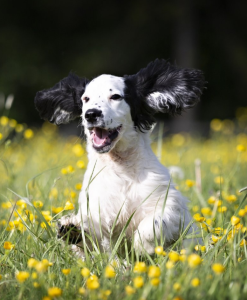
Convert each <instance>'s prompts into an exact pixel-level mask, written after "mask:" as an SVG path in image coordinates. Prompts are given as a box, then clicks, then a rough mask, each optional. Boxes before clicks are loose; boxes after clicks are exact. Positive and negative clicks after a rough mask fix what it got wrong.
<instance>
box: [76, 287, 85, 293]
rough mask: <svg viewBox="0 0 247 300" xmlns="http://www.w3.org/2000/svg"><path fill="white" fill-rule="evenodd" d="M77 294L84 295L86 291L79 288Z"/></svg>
mask: <svg viewBox="0 0 247 300" xmlns="http://www.w3.org/2000/svg"><path fill="white" fill-rule="evenodd" d="M78 292H79V294H80V295H84V294H85V293H86V289H85V288H84V287H80V288H79V291H78Z"/></svg>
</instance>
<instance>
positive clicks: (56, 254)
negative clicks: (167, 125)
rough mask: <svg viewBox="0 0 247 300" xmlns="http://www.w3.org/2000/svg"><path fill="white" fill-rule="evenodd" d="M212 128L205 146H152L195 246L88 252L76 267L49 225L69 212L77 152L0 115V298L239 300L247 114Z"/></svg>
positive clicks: (50, 130) (80, 159) (245, 250)
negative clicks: (186, 213) (188, 218)
mask: <svg viewBox="0 0 247 300" xmlns="http://www.w3.org/2000/svg"><path fill="white" fill-rule="evenodd" d="M210 128H211V130H210V137H209V138H207V139H206V138H203V137H201V136H198V137H193V136H192V135H190V134H188V133H177V134H173V135H170V136H167V137H166V138H164V139H163V138H162V137H161V138H160V137H158V138H157V137H156V136H153V143H152V146H153V150H154V151H155V153H157V155H158V156H159V157H160V159H161V162H162V163H163V164H165V165H166V166H170V167H172V168H171V170H173V171H172V174H173V175H172V176H173V179H174V182H175V183H176V188H177V189H179V190H180V191H181V192H182V194H183V195H185V196H186V197H187V198H188V199H189V200H190V202H189V203H188V206H189V209H190V212H191V214H192V215H193V219H194V221H195V222H196V223H197V225H198V228H200V230H199V232H200V235H201V236H202V239H203V242H202V244H200V245H195V247H193V246H192V247H190V248H187V249H184V248H183V246H182V243H180V242H179V243H177V245H176V247H174V248H173V246H171V247H170V248H168V249H165V251H164V249H163V247H162V246H161V245H157V247H156V248H155V254H154V255H153V256H152V257H150V256H149V255H145V254H143V255H142V257H141V258H140V260H139V259H137V260H135V250H134V249H133V248H132V247H131V249H130V250H129V252H128V251H126V252H125V256H124V257H118V258H117V260H110V258H109V253H105V252H102V251H101V250H99V249H98V248H97V245H95V247H94V251H92V252H91V250H90V249H88V256H86V258H85V261H82V260H81V259H79V258H78V257H77V256H76V255H75V254H74V253H72V252H71V248H70V247H69V246H68V245H66V243H64V242H62V241H61V240H60V239H58V238H56V221H57V219H59V218H60V217H61V215H63V214H64V215H65V214H69V213H71V211H73V210H74V208H75V207H76V205H77V199H78V195H79V192H80V190H81V188H82V179H83V174H84V171H85V168H86V165H87V157H86V151H85V145H84V144H83V143H81V142H80V140H79V138H78V137H75V136H70V137H68V138H66V139H64V138H62V137H61V136H60V135H59V134H58V130H57V127H55V126H54V125H51V124H48V123H44V124H43V125H42V127H41V129H39V130H37V129H34V128H30V127H27V125H25V124H22V123H18V122H17V121H16V120H15V119H10V118H8V117H7V116H6V115H5V116H1V117H0V174H1V180H0V208H1V209H0V232H1V233H0V294H1V299H5V300H10V299H11V300H12V299H34V297H35V299H42V300H52V299H67V300H70V299H101V300H102V299H103V300H107V299H109V300H113V299H117V298H119V299H150V300H152V299H155V300H157V299H171V300H175V299H176V300H182V299H198V300H199V299H204V298H205V299H233V300H235V299H244V298H245V296H244V295H246V294H247V285H246V282H247V281H246V280H247V277H246V262H247V203H246V198H247V196H246V189H245V191H243V193H240V192H239V190H240V189H241V188H243V187H246V176H245V175H244V174H246V172H247V107H242V108H240V109H238V110H237V115H236V119H235V121H232V120H229V119H227V120H220V119H213V120H212V121H211V122H210ZM102 155H104V154H102ZM195 159H196V161H195ZM198 174H199V175H198ZM89 196H90V195H89ZM126 249H127V245H126ZM34 295H35V296H34Z"/></svg>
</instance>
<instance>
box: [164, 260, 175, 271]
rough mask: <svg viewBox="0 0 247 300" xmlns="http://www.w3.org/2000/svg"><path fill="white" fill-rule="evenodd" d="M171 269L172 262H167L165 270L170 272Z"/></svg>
mask: <svg viewBox="0 0 247 300" xmlns="http://www.w3.org/2000/svg"><path fill="white" fill-rule="evenodd" d="M173 267H174V262H173V261H170V260H168V262H167V263H166V268H167V269H168V270H170V269H172V268H173Z"/></svg>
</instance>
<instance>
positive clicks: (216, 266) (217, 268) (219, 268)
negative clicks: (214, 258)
mask: <svg viewBox="0 0 247 300" xmlns="http://www.w3.org/2000/svg"><path fill="white" fill-rule="evenodd" d="M212 270H213V271H214V273H215V274H217V275H220V274H222V273H224V271H225V267H224V266H223V265H222V264H218V263H216V264H213V265H212Z"/></svg>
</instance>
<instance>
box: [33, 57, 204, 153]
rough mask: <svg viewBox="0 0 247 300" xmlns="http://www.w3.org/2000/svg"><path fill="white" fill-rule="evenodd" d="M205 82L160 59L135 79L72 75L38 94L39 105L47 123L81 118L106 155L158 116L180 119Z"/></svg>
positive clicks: (95, 144) (97, 147)
mask: <svg viewBox="0 0 247 300" xmlns="http://www.w3.org/2000/svg"><path fill="white" fill-rule="evenodd" d="M204 83H205V81H204V77H203V74H202V72H201V71H200V70H193V69H181V68H178V67H176V66H172V65H171V64H170V63H168V62H166V61H165V60H158V59H157V60H155V61H154V62H152V63H150V64H149V65H148V66H147V67H146V68H143V69H141V70H140V71H139V72H138V73H137V74H134V75H130V76H129V75H126V76H124V77H116V76H112V75H101V76H99V77H96V78H95V79H93V80H92V81H89V80H87V79H85V78H79V77H77V76H76V75H73V74H70V75H69V76H68V77H66V78H64V79H62V80H61V81H60V82H59V83H57V84H56V85H55V86H54V87H52V88H50V89H47V90H43V91H40V92H38V93H37V94H36V97H35V105H36V108H37V109H38V111H39V112H40V115H41V117H42V118H43V119H46V120H48V121H50V122H52V123H55V124H57V125H59V124H62V123H68V122H69V121H71V120H73V119H74V118H76V117H79V116H81V117H82V120H83V125H84V127H85V132H86V134H87V136H88V138H89V140H90V141H91V143H92V146H93V148H94V149H95V150H96V151H97V152H99V153H106V152H109V151H111V150H112V149H113V148H114V147H115V145H116V144H117V143H118V141H119V140H121V139H122V138H123V137H124V135H125V134H126V135H127V134H128V131H129V132H130V130H132V131H133V130H136V131H137V132H145V131H148V130H150V129H151V127H152V125H153V124H154V123H155V118H154V115H155V114H156V113H158V112H161V113H170V114H180V113H181V112H182V111H183V110H184V109H187V108H191V107H193V106H194V105H195V104H196V103H197V102H198V101H199V98H200V96H201V94H202V90H203V87H204Z"/></svg>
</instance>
